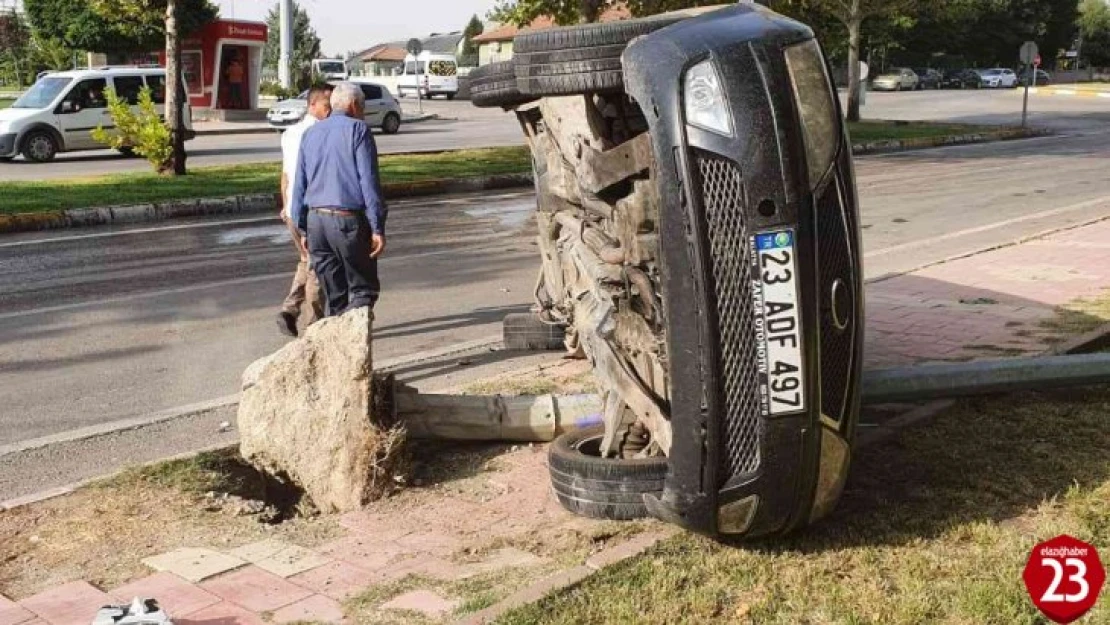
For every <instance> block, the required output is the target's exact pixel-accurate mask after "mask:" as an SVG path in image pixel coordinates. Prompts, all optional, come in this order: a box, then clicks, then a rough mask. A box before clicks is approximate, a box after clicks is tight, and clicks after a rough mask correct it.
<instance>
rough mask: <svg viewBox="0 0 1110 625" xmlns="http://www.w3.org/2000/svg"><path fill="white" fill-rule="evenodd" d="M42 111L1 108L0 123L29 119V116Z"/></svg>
mask: <svg viewBox="0 0 1110 625" xmlns="http://www.w3.org/2000/svg"><path fill="white" fill-rule="evenodd" d="M41 112H42V109H13V108H6V109H0V125H4V124H7V123H9V122H15V121H19V120H21V119H27V118H28V117H34V116H35V115H38V114H39V113H41Z"/></svg>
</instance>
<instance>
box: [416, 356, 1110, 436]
mask: <svg viewBox="0 0 1110 625" xmlns="http://www.w3.org/2000/svg"><path fill="white" fill-rule="evenodd" d="M1106 383H1110V353H1099V354H1083V355H1073V356H1046V357H1040V358H1020V359H1019V358H1015V359H1007V360H982V361H976V362H968V363H956V364H937V365H918V366H910V367H896V368H889V369H872V370H870V371H865V372H864V374H863V389H862V394H863V403H864V404H872V405H874V404H891V403H901V402H912V401H922V400H929V399H939V398H950V397H970V396H976V395H993V394H1000V393H1011V392H1017V391H1033V390H1049V389H1056V388H1067V387H1074V386H1090V385H1093V384H1106ZM394 406H395V407H396V412H397V417H398V418H399V419H400V421H401V422H403V423H404V424H405V429H406V432H407V435H408V436H409V437H410V438H415V439H441V440H463V441H506V442H541V443H542V442H550V441H552V440H554V439H555V438H556V437H557V436H559V435H560V434H565V433H567V432H573V431H576V430H580V429H584V428H588V427H592V426H596V425H598V424H600V423H601V422H602V413H603V411H604V401H603V400H602V398H601V397H600V396H598V395H590V394H581V395H550V394H548V395H524V396H518V397H503V396H500V395H437V394H425V393H417V392H416V391H415V390H414V389H412V388H409V387H406V386H404V385H400V384H399V385H397V386H396V388H395V394H394Z"/></svg>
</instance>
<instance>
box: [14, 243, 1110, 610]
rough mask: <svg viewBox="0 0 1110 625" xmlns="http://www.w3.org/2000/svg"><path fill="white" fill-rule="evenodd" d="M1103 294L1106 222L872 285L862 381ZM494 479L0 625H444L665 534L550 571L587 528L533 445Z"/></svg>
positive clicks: (44, 598) (957, 357) (420, 496)
mask: <svg viewBox="0 0 1110 625" xmlns="http://www.w3.org/2000/svg"><path fill="white" fill-rule="evenodd" d="M1104 286H1110V221H1107V222H1101V223H1097V224H1094V225H1090V226H1086V227H1083V228H1077V229H1074V230H1071V231H1067V232H1062V233H1059V234H1056V235H1053V236H1050V237H1046V238H1043V239H1039V240H1035V241H1031V242H1027V243H1024V244H1022V245H1017V246H1012V247H1007V248H1002V249H998V250H994V251H991V252H987V253H983V254H979V255H976V256H973V257H969V258H965V259H960V260H955V261H951V262H947V263H944V264H940V265H936V266H933V267H929V268H926V269H923V270H920V271H916V272H912V273H909V274H906V275H901V276H897V277H892V278H888V279H882V280H879V281H876V282H872V283H869V284H868V285H867V310H866V313H867V335H866V345H867V349H866V366H867V367H868V368H875V367H882V366H896V365H905V364H916V363H924V362H930V361H965V360H970V359H975V358H990V357H998V356H1016V355H1021V354H1030V353H1037V352H1042V351H1044V350H1046V349H1047V348H1048V347H1049V346H1050V341H1051V339H1052V338H1053V337H1052V336H1051V332H1050V331H1049V330H1048V329H1046V328H1044V327H1042V325H1041V324H1042V322H1043V321H1045V320H1048V319H1052V318H1054V317H1055V316H1056V315H1057V312H1056V311H1057V309H1058V307H1059V306H1062V305H1065V304H1067V303H1069V302H1072V301H1074V300H1076V299H1079V298H1092V297H1095V296H1098V295H1100V294H1102V293H1103V288H1104ZM496 464H497V466H498V467H499V469H498V470H488V471H487V472H485V473H480V474H479V475H478V477H470V478H467V479H468V480H471V481H474V480H477V481H479V482H481V483H482V484H483V487H482V488H480V489H477V490H473V491H468V490H466V489H465V488H462V487H459V486H457V485H454V486H451V487H450V488H446V489H441V490H433V489H426V488H424V489H415V493H414V497H415V498H416V499H415V500H416V501H417V502H418V503H417V504H416V505H413V506H407V507H400V508H397V507H393V508H382V509H374V510H367V511H362V512H355V513H350V514H345V515H342V516H340V517H339V518H338V524H339V526H340V527H341V528H342V531H343V532H344V533H343V535H342V536H340V537H338V538H336V539H334V540H332V541H331V542H328V543H326V544H324V545H321V546H319V547H317V548H316V549H313V550H308V549H304V548H302V547H296V546H293V545H289V544H286V543H283V542H280V541H273V540H271V541H264V542H261V543H254V544H251V545H245V546H242V547H238V548H235V549H226V548H225V549H223V550H219V549H208V548H207V547H209V546H204V545H197V546H190V547H189V548H183V549H178V550H175V551H173V552H169V553H166V554H162V555H160V556H156V557H154V558H149V559H147V560H146V562H147V563H148V565H149V566H150V567H151V568H152V569H153V571H152V574H151V575H150V576H149V577H146V578H143V579H140V580H137V581H134V582H132V583H130V584H127V585H125V586H122V587H120V588H116V589H113V590H111V591H110V593H104V592H101V591H100V590H99V589H97V588H94V587H93V586H91V585H89V584H86V583H84V582H72V583H69V584H66V585H63V586H59V587H56V588H52V589H49V590H47V591H45V592H43V593H40V594H38V595H35V596H34V597H30V598H26V599H23V600H22V601H19V602H14V601H11V600H9V599H5V598H4V597H0V625H40V624H42V625H87V624H88V623H89V622H90V620H91V618H92V616H93V614H95V612H96V609H97V608H98V607H99V606H100V605H102V604H104V603H107V602H127V601H130V599H131V598H133V597H134V596H136V595H137V596H144V597H154V598H156V599H158V600H159V601H161V602H162V603H163V605H164V607H166V608H167V610H168V611H169V612H170V613H171V616H172V617H173V618H174V619H175V622H176V623H179V624H186V625H199V624H202V623H204V624H209V625H210V624H213V623H218V624H219V625H261V624H262V623H264V622H269V623H291V622H296V621H313V622H324V623H330V622H340V621H342V619H343V617H344V614H343V601H345V600H347V599H350V598H351V597H353V596H355V595H357V594H359V593H361V592H363V591H365V590H367V589H370V588H371V587H374V586H377V585H382V584H390V583H393V582H397V581H398V580H402V579H405V578H409V579H417V580H419V579H424V580H430V581H429V582H428V583H429V584H431V583H433V582H435V583H438V584H440V585H439V586H436V587H412V588H410V587H404V588H399V589H397V590H395V591H394V595H395V596H382V598H381V600H380V601H381V604H379V605H378V607H377V609H379V610H382V611H385V610H401V611H414V612H418V613H421V614H424V615H425V618H426V619H429V620H432V621H444V620H448V619H450V618H453V617H455V612H456V610H457V609H458V606H459V605H461V598H460V597H452V596H448V593H445V592H444V591H443V590H442V588H443V587H444V586H443V584H450V583H453V582H459V581H461V580H467V579H471V578H473V577H475V576H479V575H486V574H490V573H501V572H504V573H507V574H513V575H516V574H517V573H518V572H519V575H521V576H526V577H525V578H526V579H532V580H538V582H539V583H538V584H532V585H531V586H528V587H525V588H523V589H520V590H517V591H514V592H512V593H511V594H510V595H509V597H508V599H506V601H507V602H509V604H519V603H521V602H524V601H533V600H535V599H537V598H539V597H540V596H541V595H542V594H543V593H544V592H548V591H550V590H551V589H555V588H558V587H559V585H560V584H563V583H565V582H567V581H574V580H578V579H581V578H583V577H584V576H586V575H588V574H589V573H590V572H592V571H593V570H596V569H597V568H601V567H603V566H606V565H608V564H610V563H612V562H615V561H619V560H620V559H622V558H625V557H628V556H629V555H631V554H635V553H638V552H639V550H640V549H642V548H644V547H645V546H647V545H650V544H652V543H654V542H655V541H657V540H659V539H660V538H661V537H664V536H666V535H667V532H668V531H674V530H673V528H668V527H665V526H662V525H655V526H654V527H649V529H648V530H647V531H646V532H644V533H642V534H640V535H638V536H634V537H632V538H631V539H629V540H626V541H624V542H620V543H617V544H612V545H608V546H607V547H606V548H605V549H604V550H601V551H599V552H598V553H595V554H594V555H592V556H591V557H588V558H586V559H585V560H584V561H583V562H579V563H577V566H571V567H570V568H563V569H561V570H560V569H559V568H558V567H557V566H553V565H554V563H553V562H551V560H550V559H549V558H547V557H545V556H544V555H542V554H536V553H531V552H529V551H528V549H529V545H530V542H529V539H530V538H531V537H534V536H535V535H537V533H538V531H539V530H542V533H543V534H549V533H552V532H559V531H569V532H583V533H584V532H585V531H588V528H589V527H591V526H592V525H593V524H594V522H593V521H590V520H588V519H582V518H579V517H574V516H572V515H570V514H569V513H567V512H565V511H564V510H563V509H562V508H561V507H559V505H558V504H557V502H555V500H554V498H553V497H551V496H550V493H549V491H548V487H547V476H546V469H545V464H546V454H545V449H544V448H543V447H542V446H534V447H533V446H522V447H519V448H517V449H515V450H514V451H512V452H511V453H507V454H503V455H501V456H499V457H498V458H497V463H496ZM514 540H516V541H517V542H512V541H514ZM510 544H511V546H510ZM474 554H482V555H480V557H476V556H475V555H474ZM460 556H461V557H460ZM154 571H157V572H154ZM412 576H415V577H412ZM398 593H399V594H398ZM507 594H508V593H507ZM491 609H492V608H491ZM488 613H489V610H485V611H483V612H481V613H476V614H472V615H469V616H467V618H468V619H469V620H468V622H469V621H473V622H481V621H482V619H483V618H485V615H486V614H488ZM383 614H387V615H388V614H389V613H388V612H383ZM397 614H398V615H402V616H403V614H404V612H398V613H397Z"/></svg>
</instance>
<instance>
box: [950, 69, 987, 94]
mask: <svg viewBox="0 0 1110 625" xmlns="http://www.w3.org/2000/svg"><path fill="white" fill-rule="evenodd" d="M940 86H941V88H943V89H978V88H979V87H982V86H983V78H982V77H981V76H980V75H979V72H977V71H975V70H973V69H950V70H948V71H947V72H945V73H944V78H942V79H941V81H940Z"/></svg>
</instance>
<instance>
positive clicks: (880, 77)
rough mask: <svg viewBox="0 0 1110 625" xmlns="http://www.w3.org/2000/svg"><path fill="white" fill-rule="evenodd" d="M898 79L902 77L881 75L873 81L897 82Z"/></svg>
mask: <svg viewBox="0 0 1110 625" xmlns="http://www.w3.org/2000/svg"><path fill="white" fill-rule="evenodd" d="M900 78H902V77H901V76H899V75H898V74H883V75H881V76H879V77H877V78H875V80H899V79H900Z"/></svg>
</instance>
